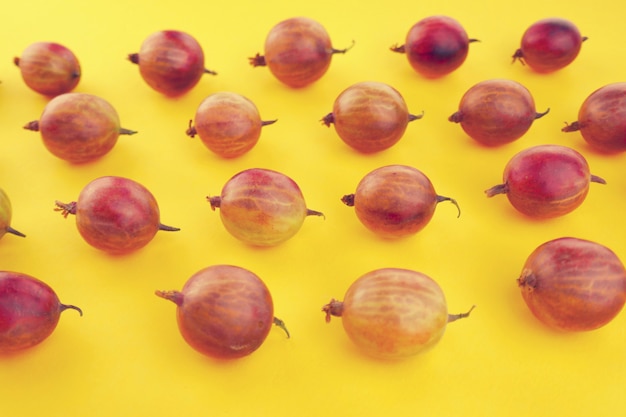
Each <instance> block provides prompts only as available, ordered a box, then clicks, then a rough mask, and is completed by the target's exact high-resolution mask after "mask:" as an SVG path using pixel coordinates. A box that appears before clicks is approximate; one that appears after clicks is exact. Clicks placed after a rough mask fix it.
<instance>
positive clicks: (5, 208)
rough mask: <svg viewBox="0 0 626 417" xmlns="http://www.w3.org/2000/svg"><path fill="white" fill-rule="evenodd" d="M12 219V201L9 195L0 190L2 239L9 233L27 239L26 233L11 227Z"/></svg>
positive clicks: (0, 232) (0, 234)
mask: <svg viewBox="0 0 626 417" xmlns="http://www.w3.org/2000/svg"><path fill="white" fill-rule="evenodd" d="M11 217H13V208H12V207H11V200H9V196H8V195H7V193H6V192H5V191H4V190H3V189H1V188H0V238H2V237H3V236H4V235H5V234H7V233H11V234H13V235H16V236H20V237H26V235H25V234H24V233H22V232H18V231H17V230H15V229H14V228H12V227H11Z"/></svg>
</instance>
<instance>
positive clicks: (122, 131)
mask: <svg viewBox="0 0 626 417" xmlns="http://www.w3.org/2000/svg"><path fill="white" fill-rule="evenodd" d="M135 133H137V131H136V130H130V129H124V128H123V127H121V128H120V130H119V134H120V135H134V134H135Z"/></svg>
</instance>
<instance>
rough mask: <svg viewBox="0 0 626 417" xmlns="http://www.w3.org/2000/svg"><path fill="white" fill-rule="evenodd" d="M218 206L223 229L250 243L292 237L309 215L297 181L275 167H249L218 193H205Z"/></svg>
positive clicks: (266, 243)
mask: <svg viewBox="0 0 626 417" xmlns="http://www.w3.org/2000/svg"><path fill="white" fill-rule="evenodd" d="M208 200H209V202H210V203H211V208H212V209H214V210H215V209H217V208H219V210H220V218H221V220H222V223H223V225H224V227H225V228H226V230H227V231H228V232H229V233H230V234H231V235H232V236H234V237H236V238H237V239H239V240H240V241H242V242H244V243H247V244H249V245H253V246H275V245H278V244H280V243H283V242H285V241H286V240H288V239H290V238H291V237H293V236H294V235H295V234H296V233H297V232H298V231H299V230H300V228H301V227H302V224H303V223H304V219H305V218H306V217H307V216H309V215H318V216H322V213H320V212H316V211H313V210H309V209H307V207H306V204H305V201H304V196H303V195H302V191H301V190H300V187H298V184H296V182H295V181H293V180H292V179H291V178H289V177H288V176H286V175H285V174H282V173H280V172H277V171H273V170H269V169H263V168H250V169H247V170H245V171H241V172H239V173H238V174H236V175H235V176H233V177H232V178H231V179H230V180H228V181H227V182H226V184H225V185H224V187H223V188H222V192H221V195H220V196H217V197H208Z"/></svg>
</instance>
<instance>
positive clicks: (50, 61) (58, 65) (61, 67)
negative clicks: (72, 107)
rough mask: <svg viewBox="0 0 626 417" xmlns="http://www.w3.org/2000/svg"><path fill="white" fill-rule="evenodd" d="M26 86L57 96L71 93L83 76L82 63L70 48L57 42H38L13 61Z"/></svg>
mask: <svg viewBox="0 0 626 417" xmlns="http://www.w3.org/2000/svg"><path fill="white" fill-rule="evenodd" d="M14 63H15V65H17V66H18V67H19V69H20V72H21V75H22V79H23V80H24V83H26V85H27V86H28V87H30V88H31V89H32V90H34V91H36V92H38V93H40V94H43V95H46V96H51V97H54V96H58V95H59V94H63V93H68V92H70V91H72V90H73V89H74V88H75V87H76V86H77V85H78V83H79V81H80V77H81V68H80V63H79V62H78V58H76V55H74V53H73V52H72V51H71V50H69V49H68V48H67V47H65V46H63V45H60V44H58V43H54V42H35V43H33V44H31V45H29V46H28V47H27V48H26V49H24V51H23V52H22V55H21V56H20V57H19V58H17V57H16V58H15V59H14Z"/></svg>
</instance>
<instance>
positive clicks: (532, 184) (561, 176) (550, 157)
mask: <svg viewBox="0 0 626 417" xmlns="http://www.w3.org/2000/svg"><path fill="white" fill-rule="evenodd" d="M503 178H504V183H502V184H499V185H496V186H494V187H491V188H489V189H488V190H486V191H485V193H486V194H487V197H493V196H495V195H497V194H506V196H507V197H508V199H509V201H510V202H511V205H513V207H515V208H516V209H517V210H518V211H519V212H521V213H524V214H525V215H527V216H530V217H536V218H548V217H557V216H562V215H565V214H567V213H570V212H572V211H573V210H575V209H576V208H577V207H578V206H580V205H581V204H582V202H583V201H584V200H585V197H586V196H587V193H588V192H589V184H590V183H592V182H596V183H599V184H606V181H604V180H603V179H602V178H600V177H598V176H595V175H592V174H591V173H590V172H589V165H588V164H587V161H586V160H585V158H584V157H583V156H582V155H581V154H580V153H578V152H577V151H575V150H574V149H571V148H568V147H565V146H560V145H538V146H533V147H531V148H527V149H525V150H523V151H521V152H519V153H517V154H516V155H515V156H513V158H511V160H509V162H508V163H507V165H506V167H505V168H504V174H503Z"/></svg>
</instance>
